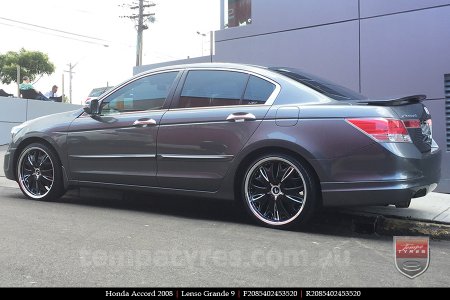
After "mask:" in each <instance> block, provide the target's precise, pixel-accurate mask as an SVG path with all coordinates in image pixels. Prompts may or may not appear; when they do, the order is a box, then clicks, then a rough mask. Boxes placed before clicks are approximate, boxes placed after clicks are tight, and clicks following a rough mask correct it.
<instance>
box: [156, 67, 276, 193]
mask: <svg viewBox="0 0 450 300" xmlns="http://www.w3.org/2000/svg"><path fill="white" fill-rule="evenodd" d="M184 77H185V78H183V79H184V84H183V86H181V85H180V87H179V88H178V90H177V93H176V94H177V97H176V101H174V102H173V105H172V107H171V109H170V110H168V111H167V112H166V113H165V114H164V116H163V118H162V120H161V125H160V128H159V134H158V183H159V185H160V186H162V187H166V188H175V189H189V190H201V191H215V190H217V189H218V188H219V186H220V183H221V181H222V179H223V178H224V176H225V174H226V173H227V170H228V168H229V166H230V163H231V162H232V161H233V159H234V157H235V156H236V155H237V154H238V153H239V151H240V150H241V149H242V147H243V146H244V145H245V143H246V142H247V141H248V139H249V138H250V136H251V135H252V134H253V133H254V132H255V130H256V128H257V127H258V126H259V124H260V123H261V121H262V120H263V118H264V116H265V115H266V113H267V111H268V109H269V107H270V104H271V102H273V99H274V98H275V97H276V95H277V94H278V92H279V86H278V84H276V83H275V82H272V81H269V80H268V79H263V78H260V77H258V76H254V75H250V74H248V73H246V72H243V71H231V70H215V69H206V70H188V71H187V74H186V73H185V75H184Z"/></svg>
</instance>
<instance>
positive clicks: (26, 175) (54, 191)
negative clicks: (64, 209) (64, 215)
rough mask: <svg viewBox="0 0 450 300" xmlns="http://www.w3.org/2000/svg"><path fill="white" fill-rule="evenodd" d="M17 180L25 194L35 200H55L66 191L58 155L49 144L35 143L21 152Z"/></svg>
mask: <svg viewBox="0 0 450 300" xmlns="http://www.w3.org/2000/svg"><path fill="white" fill-rule="evenodd" d="M16 172H17V182H18V183H19V186H20V189H21V190H22V192H23V194H24V195H25V196H27V197H28V198H30V199H34V200H55V199H57V198H59V197H61V196H62V194H63V193H64V184H63V179H62V168H61V163H60V161H59V159H58V156H57V155H56V154H55V152H54V151H53V150H52V149H50V148H49V147H48V146H46V145H44V144H41V143H33V144H30V145H28V146H26V147H25V148H24V149H23V150H22V152H21V153H20V156H19V159H18V160H17V166H16Z"/></svg>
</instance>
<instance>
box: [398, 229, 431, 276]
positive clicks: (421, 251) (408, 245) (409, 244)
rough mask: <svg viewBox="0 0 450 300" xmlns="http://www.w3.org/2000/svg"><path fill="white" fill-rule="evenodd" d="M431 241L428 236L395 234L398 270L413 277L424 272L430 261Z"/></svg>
mask: <svg viewBox="0 0 450 300" xmlns="http://www.w3.org/2000/svg"><path fill="white" fill-rule="evenodd" d="M429 242H430V240H429V238H428V237H421V236H394V251H395V267H396V268H397V270H398V271H399V272H400V273H402V274H403V275H405V276H407V277H409V278H411V279H412V278H415V277H417V276H419V275H420V274H422V273H424V272H425V271H426V270H427V268H428V265H429V263H430V246H429Z"/></svg>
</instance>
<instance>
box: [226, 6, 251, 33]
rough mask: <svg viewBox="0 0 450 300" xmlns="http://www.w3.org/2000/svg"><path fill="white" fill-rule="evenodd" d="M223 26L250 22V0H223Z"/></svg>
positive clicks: (242, 24) (241, 24)
mask: <svg viewBox="0 0 450 300" xmlns="http://www.w3.org/2000/svg"><path fill="white" fill-rule="evenodd" d="M224 12H225V23H226V24H225V28H229V27H238V26H245V25H248V24H251V23H252V0H225V9H224Z"/></svg>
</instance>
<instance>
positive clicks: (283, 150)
mask: <svg viewBox="0 0 450 300" xmlns="http://www.w3.org/2000/svg"><path fill="white" fill-rule="evenodd" d="M270 153H280V154H285V155H289V156H292V157H294V158H295V159H297V160H298V161H299V162H300V163H302V165H303V166H304V167H305V168H306V169H308V171H310V172H311V175H312V176H313V177H314V179H315V181H316V184H317V189H318V195H319V198H320V200H319V201H320V205H321V204H322V203H321V202H322V190H321V188H320V178H319V176H318V173H317V171H316V169H315V168H314V167H313V165H312V164H311V163H310V162H309V161H308V160H307V159H306V158H305V157H304V155H302V154H300V153H299V152H297V151H294V150H292V149H290V148H287V147H282V146H264V147H260V148H257V149H254V150H252V151H250V152H248V153H246V154H245V156H243V158H242V159H241V160H240V162H239V164H238V166H237V169H236V173H235V176H234V181H233V191H234V197H235V200H236V201H240V199H239V197H240V189H241V185H242V183H243V181H242V180H243V178H244V175H245V171H246V170H247V168H248V167H249V166H250V164H251V162H252V161H254V159H255V158H256V157H260V156H263V155H266V154H270Z"/></svg>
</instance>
